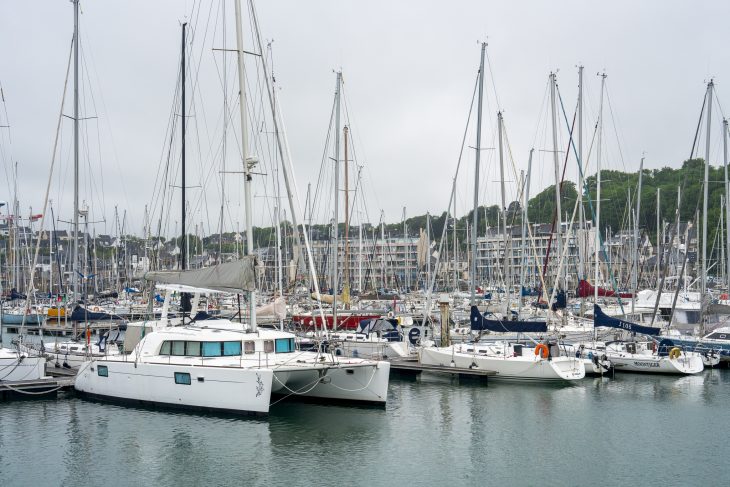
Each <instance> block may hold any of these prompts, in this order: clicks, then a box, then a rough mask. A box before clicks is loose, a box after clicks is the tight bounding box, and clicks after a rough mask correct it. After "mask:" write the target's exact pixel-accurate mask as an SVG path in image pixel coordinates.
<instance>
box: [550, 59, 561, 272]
mask: <svg viewBox="0 0 730 487" xmlns="http://www.w3.org/2000/svg"><path fill="white" fill-rule="evenodd" d="M556 85H557V82H556V78H555V73H550V107H551V110H550V111H551V115H552V126H553V163H554V165H555V240H556V243H557V248H558V259H560V257H561V256H562V255H563V244H562V239H561V238H560V233H561V230H562V229H561V228H560V227H561V226H562V223H561V215H560V213H561V208H560V157H559V155H558V124H557V106H556V104H555V87H556ZM556 268H557V267H556ZM559 282H560V280H558V283H559ZM558 287H560V285H559V284H558Z"/></svg>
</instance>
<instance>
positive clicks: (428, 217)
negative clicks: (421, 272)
mask: <svg viewBox="0 0 730 487" xmlns="http://www.w3.org/2000/svg"><path fill="white" fill-rule="evenodd" d="M426 283H427V284H426V289H429V288H430V286H431V213H429V212H426Z"/></svg>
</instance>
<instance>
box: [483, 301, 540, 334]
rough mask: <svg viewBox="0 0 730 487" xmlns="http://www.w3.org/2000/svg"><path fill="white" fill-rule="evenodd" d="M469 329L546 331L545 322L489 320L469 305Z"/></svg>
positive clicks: (525, 331) (514, 331)
mask: <svg viewBox="0 0 730 487" xmlns="http://www.w3.org/2000/svg"><path fill="white" fill-rule="evenodd" d="M469 321H471V329H472V330H479V331H481V330H490V331H502V332H510V333H544V332H546V331H547V323H546V322H544V321H510V320H490V319H487V318H485V317H484V316H482V314H481V313H480V312H479V308H477V307H476V306H472V307H471V317H470V320H469Z"/></svg>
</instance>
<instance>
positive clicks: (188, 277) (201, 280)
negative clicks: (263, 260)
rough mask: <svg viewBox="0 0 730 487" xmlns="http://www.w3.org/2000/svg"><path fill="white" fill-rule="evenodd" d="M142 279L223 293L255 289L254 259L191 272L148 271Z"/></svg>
mask: <svg viewBox="0 0 730 487" xmlns="http://www.w3.org/2000/svg"><path fill="white" fill-rule="evenodd" d="M144 278H145V279H146V280H148V281H154V282H157V283H161V284H172V285H178V286H186V287H191V288H203V289H210V290H213V291H219V292H224V293H240V292H241V291H254V290H255V289H256V257H255V256H246V257H244V258H242V259H241V260H236V261H233V262H227V263H225V264H218V265H214V266H212V267H205V268H203V269H195V270H191V271H150V272H147V273H145V275H144Z"/></svg>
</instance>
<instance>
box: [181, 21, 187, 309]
mask: <svg viewBox="0 0 730 487" xmlns="http://www.w3.org/2000/svg"><path fill="white" fill-rule="evenodd" d="M187 25H188V24H187V22H186V23H183V25H182V45H181V53H182V57H181V61H180V93H181V100H180V101H181V105H182V108H181V120H180V122H181V131H180V137H181V144H182V145H181V147H182V149H181V151H182V161H181V168H180V171H181V173H182V182H181V185H182V186H181V187H180V188H181V194H182V204H181V205H180V225H181V233H180V234H181V235H182V238H181V239H180V270H181V271H184V270H185V269H187V264H188V263H187V241H186V240H187V239H186V236H185V232H186V229H185V28H186V27H187ZM183 320H184V317H183Z"/></svg>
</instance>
